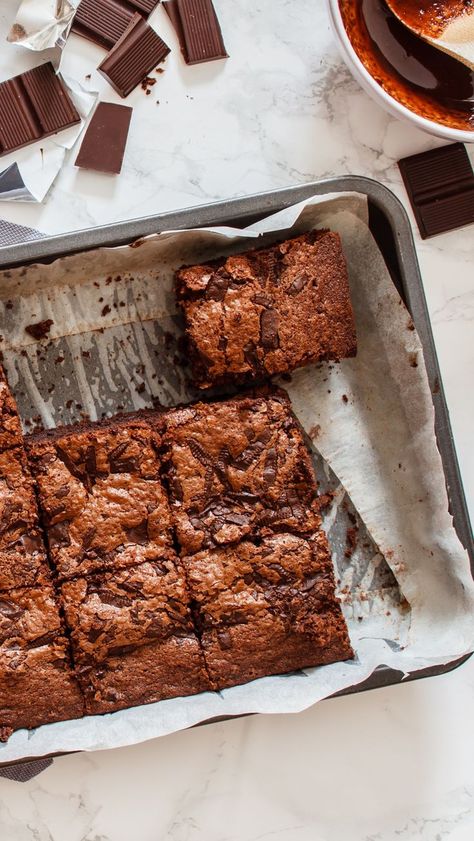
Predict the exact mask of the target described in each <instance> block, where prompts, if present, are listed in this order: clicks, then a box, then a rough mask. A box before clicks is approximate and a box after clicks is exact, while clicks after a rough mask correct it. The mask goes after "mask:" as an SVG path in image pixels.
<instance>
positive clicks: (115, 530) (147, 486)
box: [28, 418, 172, 577]
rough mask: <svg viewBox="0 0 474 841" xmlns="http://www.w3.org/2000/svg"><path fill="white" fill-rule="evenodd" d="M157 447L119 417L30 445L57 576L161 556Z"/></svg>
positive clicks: (167, 538)
mask: <svg viewBox="0 0 474 841" xmlns="http://www.w3.org/2000/svg"><path fill="white" fill-rule="evenodd" d="M159 442H160V441H159V434H158V432H156V431H155V430H152V429H151V428H150V427H149V425H148V424H147V423H145V422H144V421H139V420H130V419H126V418H125V419H123V420H121V421H120V422H117V423H115V424H111V423H108V424H105V425H102V426H101V425H98V426H87V427H84V428H80V427H79V428H76V429H74V428H71V429H70V430H69V431H67V430H64V431H60V432H58V431H56V432H53V433H50V434H46V435H43V436H38V437H35V438H32V439H31V441H30V442H29V444H28V450H29V458H30V463H31V466H32V469H33V472H34V475H35V478H36V481H37V486H38V491H39V499H40V506H41V509H42V513H43V518H44V522H45V524H46V527H47V532H48V540H49V545H50V551H51V555H52V558H53V560H54V562H55V564H56V566H57V568H58V572H59V574H60V576H61V577H69V576H71V575H76V574H81V573H83V572H89V571H92V570H94V569H99V568H103V567H110V566H126V565H128V564H131V563H139V562H140V561H145V560H154V559H157V558H159V557H160V556H161V555H162V554H163V553H166V551H167V550H168V548H169V547H170V546H171V539H172V538H171V520H170V512H169V507H168V502H167V498H166V495H165V493H164V490H163V486H162V484H161V480H160V475H159V468H160V463H159V457H158V455H157V449H158V447H159Z"/></svg>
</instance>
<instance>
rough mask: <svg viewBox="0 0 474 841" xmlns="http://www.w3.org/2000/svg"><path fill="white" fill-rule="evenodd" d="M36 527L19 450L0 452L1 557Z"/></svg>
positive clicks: (31, 492) (32, 499) (33, 502)
mask: <svg viewBox="0 0 474 841" xmlns="http://www.w3.org/2000/svg"><path fill="white" fill-rule="evenodd" d="M37 524H38V516H37V508H36V498H35V495H34V490H33V483H32V481H31V478H30V476H29V475H28V467H27V464H26V459H25V456H24V452H23V450H22V449H20V448H14V449H11V450H7V451H1V450H0V554H1V552H2V550H4V549H5V548H6V547H7V546H10V545H11V544H13V543H15V542H16V541H17V540H20V539H21V538H22V537H24V536H25V535H26V536H27V535H28V533H31V530H32V529H34V528H35V526H37Z"/></svg>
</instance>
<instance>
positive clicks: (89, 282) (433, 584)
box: [0, 194, 474, 762]
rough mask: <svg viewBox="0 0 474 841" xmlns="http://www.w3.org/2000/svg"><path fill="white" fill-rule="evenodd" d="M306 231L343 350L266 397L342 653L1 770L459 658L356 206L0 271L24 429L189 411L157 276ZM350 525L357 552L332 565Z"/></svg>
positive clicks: (390, 305) (81, 727) (9, 360)
mask: <svg viewBox="0 0 474 841" xmlns="http://www.w3.org/2000/svg"><path fill="white" fill-rule="evenodd" d="M310 227H330V228H331V229H333V230H337V231H339V233H340V234H341V236H342V239H343V245H344V250H345V253H346V257H347V259H348V264H349V269H350V279H351V289H352V296H353V302H354V307H355V312H356V321H357V330H358V338H359V353H358V356H357V358H356V359H354V360H344V361H343V362H342V363H340V364H339V365H321V366H312V367H310V368H307V369H305V370H303V371H300V372H298V373H297V374H296V375H294V377H293V379H292V382H291V383H290V384H285V383H283V385H284V386H285V387H286V388H287V389H288V391H289V393H290V396H291V398H292V401H293V406H294V409H295V411H296V413H297V415H298V417H299V419H300V421H301V422H302V424H303V426H304V428H305V430H306V432H307V434H308V435H309V437H310V438H311V439H312V441H313V445H314V457H315V461H316V465H317V470H318V473H319V475H320V476H321V477H322V490H323V491H324V490H328V489H330V490H333V491H334V493H335V502H334V505H333V506H332V508H331V509H330V510H329V511H328V513H327V515H326V526H327V528H328V532H329V537H330V541H331V548H332V551H333V557H334V562H335V566H336V571H337V575H338V580H339V582H340V583H339V588H340V593H341V596H342V599H343V606H344V611H345V615H346V618H347V620H348V624H349V629H350V634H351V639H352V642H353V645H354V648H355V650H356V652H357V657H356V659H355V660H354V661H353V662H348V663H338V664H334V665H332V666H325V667H322V668H318V669H308V670H307V672H299V673H296V674H292V675H285V676H279V677H269V678H264V679H262V680H258V681H254V682H253V683H250V684H246V685H244V686H241V687H235V688H232V689H229V690H225V691H224V692H222V693H204V694H202V695H199V696H195V697H192V698H184V699H175V700H170V701H162V702H161V703H159V704H154V705H150V706H146V707H139V708H135V709H131V710H125V711H122V712H118V713H114V714H113V715H109V716H103V717H89V718H86V719H83V720H81V721H75V722H65V723H62V724H54V725H48V726H45V727H42V728H38V729H37V730H36V731H34V732H32V733H26V732H25V731H20V732H18V733H15V734H14V735H13V736H12V737H11V739H10V740H9V742H8V743H7V744H6V745H3V746H1V747H0V762H7V761H12V760H15V759H19V758H21V757H24V756H29V757H31V756H40V755H44V754H47V753H52V752H57V751H72V750H81V749H82V750H94V749H99V748H101V749H102V748H112V747H116V746H120V745H126V744H132V743H135V742H139V741H144V740H146V739H149V738H153V737H156V736H159V735H164V734H166V733H170V732H174V731H176V730H180V729H183V728H185V727H188V726H190V725H192V724H196V723H198V722H199V721H203V720H206V719H210V718H214V717H216V716H222V715H236V714H239V713H249V712H273V713H282V712H296V711H299V710H302V709H305V708H306V707H308V706H310V705H311V704H313V703H315V702H316V701H318V700H321V699H322V698H324V697H327V696H328V695H330V694H332V693H334V692H336V691H339V690H341V689H343V688H345V687H349V686H352V685H355V684H357V683H359V682H361V681H363V680H364V679H365V678H367V677H368V676H369V675H370V674H371V672H372V671H373V670H374V669H375V668H376V666H377V665H380V664H386V665H389V666H392V667H393V668H397V669H400V670H402V671H404V672H405V673H409V672H410V671H411V670H414V669H418V668H423V667H428V666H430V665H434V664H439V663H445V662H448V661H450V660H452V659H454V658H455V657H458V656H461V655H463V654H464V653H467V652H468V651H470V650H472V648H473V647H474V628H473V619H472V616H473V607H474V587H473V583H472V578H471V575H470V571H469V564H468V558H467V555H466V553H465V551H464V550H463V548H462V546H461V544H460V543H459V541H458V538H457V536H456V534H455V532H454V529H453V527H452V522H451V518H450V516H449V514H448V502H447V496H446V490H445V483H444V474H443V472H442V466H441V460H440V456H439V453H438V450H437V448H436V444H435V437H434V414H433V406H432V400H431V395H430V392H429V385H428V381H427V377H426V371H425V367H424V363H423V355H422V349H421V346H420V342H419V339H418V336H417V334H416V331H414V330H413V325H412V323H411V319H410V317H409V315H408V313H407V311H406V310H405V308H404V306H403V304H402V302H401V301H400V299H399V297H398V294H397V292H396V291H395V289H394V287H393V284H392V282H391V280H390V277H389V274H388V272H387V269H386V267H385V264H384V261H383V258H382V256H381V254H380V252H379V250H378V248H377V246H376V244H375V242H374V240H373V238H372V236H371V234H370V231H369V229H368V224H367V205H366V200H365V199H364V198H362V197H360V196H357V195H353V194H348V195H344V196H340V195H339V196H338V197H334V196H326V197H324V199H321V198H315V199H313V200H312V201H310V202H306V203H305V204H304V205H299V206H297V207H293V208H290V209H289V210H287V211H284V212H282V213H279V214H276V215H275V216H273V217H270V218H268V219H266V220H264V221H263V222H261V223H259V224H258V225H254V226H253V227H252V230H251V231H232V230H230V229H221V230H220V231H217V230H216V231H205V232H204V231H200V232H196V231H191V232H179V233H169V234H163V235H161V236H160V237H150V238H147V239H146V240H144V241H142V242H141V243H140V245H139V247H133V248H132V247H124V248H118V249H100V250H97V251H95V252H90V253H87V254H83V255H77V256H74V257H68V258H64V259H62V260H58V261H56V262H55V263H53V264H51V265H49V266H32V267H29V268H27V269H17V270H12V271H8V272H3V273H0V333H1V335H2V343H1V345H0V347H2V349H3V353H4V360H5V365H6V368H7V371H8V375H9V379H10V383H11V385H12V387H13V389H14V391H15V394H16V396H17V398H18V401H19V405H20V409H21V413H22V417H23V419H24V421H25V428H26V429H31V428H32V426H33V425H34V424H35V422H37V421H38V420H41V421H42V423H44V424H45V425H46V426H53V425H55V424H57V423H64V422H67V423H69V422H72V421H75V420H78V419H79V418H80V417H81V415H82V414H83V413H86V414H88V415H89V416H90V417H91V418H92V419H95V418H98V417H100V416H102V415H103V414H112V413H114V412H117V411H121V410H130V409H137V408H142V407H146V406H149V405H152V403H153V402H154V401H157V400H158V401H160V402H161V403H163V404H165V405H173V404H175V403H177V402H179V401H182V400H189V399H193V397H194V396H195V395H194V394H193V393H192V391H190V390H189V388H188V387H187V385H186V379H185V372H184V366H183V365H182V364H181V363H184V360H182V359H181V357H180V351H179V335H180V330H181V327H180V321H179V319H178V317H177V314H176V311H175V305H174V298H173V293H172V274H173V270H174V268H175V267H176V266H178V265H180V264H182V263H186V262H193V261H197V260H201V259H205V258H206V257H210V256H217V255H219V254H221V253H229V252H232V251H239V250H243V249H244V248H246V247H251V246H252V244H256V243H255V239H256V238H257V237H260V236H262V237H263V238H262V239H261V240H259V243H258V244H259V245H260V244H263V243H264V242H265V241H271V240H272V239H273V240H274V239H278V238H282V237H283V236H285V235H286V234H287V233H288V234H289V235H290V234H293V233H296V232H298V231H300V230H305V229H308V228H310ZM252 240H253V242H252ZM46 319H50V320H51V321H52V322H53V324H52V325H51V328H50V332H49V334H48V338H47V339H46V340H44V341H42V342H41V343H38V342H35V341H34V340H32V338H31V336H29V335H28V334H26V333H25V330H24V328H25V326H27V325H28V324H31V323H32V322H39V321H43V320H46ZM344 396H345V398H347V400H346V399H343V398H344ZM316 448H317V449H316ZM336 477H338V478H336ZM339 480H340V481H339ZM341 482H342V485H341ZM351 500H352V501H351ZM353 506H355V509H354V507H353ZM356 510H357V511H356ZM357 512H359V513H360V515H361V516H362V518H363V522H362V521H361V520H360V518H359V517H358V514H357ZM354 518H356V523H355V525H356V529H357V530H358V541H357V547H356V550H355V552H354V554H353V556H352V558H347V557H346V554H345V552H346V549H347V542H346V539H347V529H348V527H349V525H353V521H354ZM406 600H407V601H408V602H409V606H408V604H407V601H406Z"/></svg>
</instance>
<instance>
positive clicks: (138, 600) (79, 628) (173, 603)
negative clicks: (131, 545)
mask: <svg viewBox="0 0 474 841" xmlns="http://www.w3.org/2000/svg"><path fill="white" fill-rule="evenodd" d="M62 598H63V603H64V606H65V611H66V622H67V625H68V626H69V628H70V630H71V632H72V639H73V645H74V652H75V659H76V661H77V662H78V663H80V664H81V665H87V664H88V663H91V662H102V661H104V660H105V659H106V658H107V657H114V656H118V655H121V654H126V653H127V651H129V650H131V649H134V648H136V647H138V646H142V645H147V644H148V643H151V642H153V641H155V640H163V639H166V638H168V637H170V636H174V637H184V636H190V635H192V634H193V627H192V622H191V618H190V613H189V610H188V607H187V603H188V601H189V599H188V595H187V590H186V585H185V580H184V576H183V574H182V572H181V571H179V570H178V568H177V567H176V565H175V563H174V561H173V558H172V557H171V556H170V557H168V558H163V559H161V560H160V561H155V562H153V563H143V564H140V565H139V566H136V567H130V568H128V569H123V570H121V571H119V572H114V573H96V574H93V575H90V576H88V577H87V579H86V578H78V579H76V580H74V581H68V582H66V583H65V584H63V586H62Z"/></svg>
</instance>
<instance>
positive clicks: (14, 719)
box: [0, 584, 84, 740]
mask: <svg viewBox="0 0 474 841" xmlns="http://www.w3.org/2000/svg"><path fill="white" fill-rule="evenodd" d="M83 714H84V703H83V698H82V694H81V692H80V689H79V686H78V684H77V682H76V679H75V677H74V672H73V668H72V663H71V661H70V657H69V650H68V643H67V640H66V638H65V636H64V628H63V626H62V623H61V618H60V614H59V608H58V605H57V603H56V599H55V595H54V592H53V589H52V587H50V586H49V585H47V584H44V585H43V586H42V587H28V588H22V589H17V590H11V591H10V592H8V593H3V594H2V595H0V739H3V740H5V739H6V738H8V736H9V735H10V734H11V733H12V732H13V731H14V730H18V729H20V728H23V727H25V728H28V729H31V728H34V727H39V726H40V725H41V724H48V723H50V722H53V721H64V720H66V719H71V718H80V717H81V716H82V715H83Z"/></svg>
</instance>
